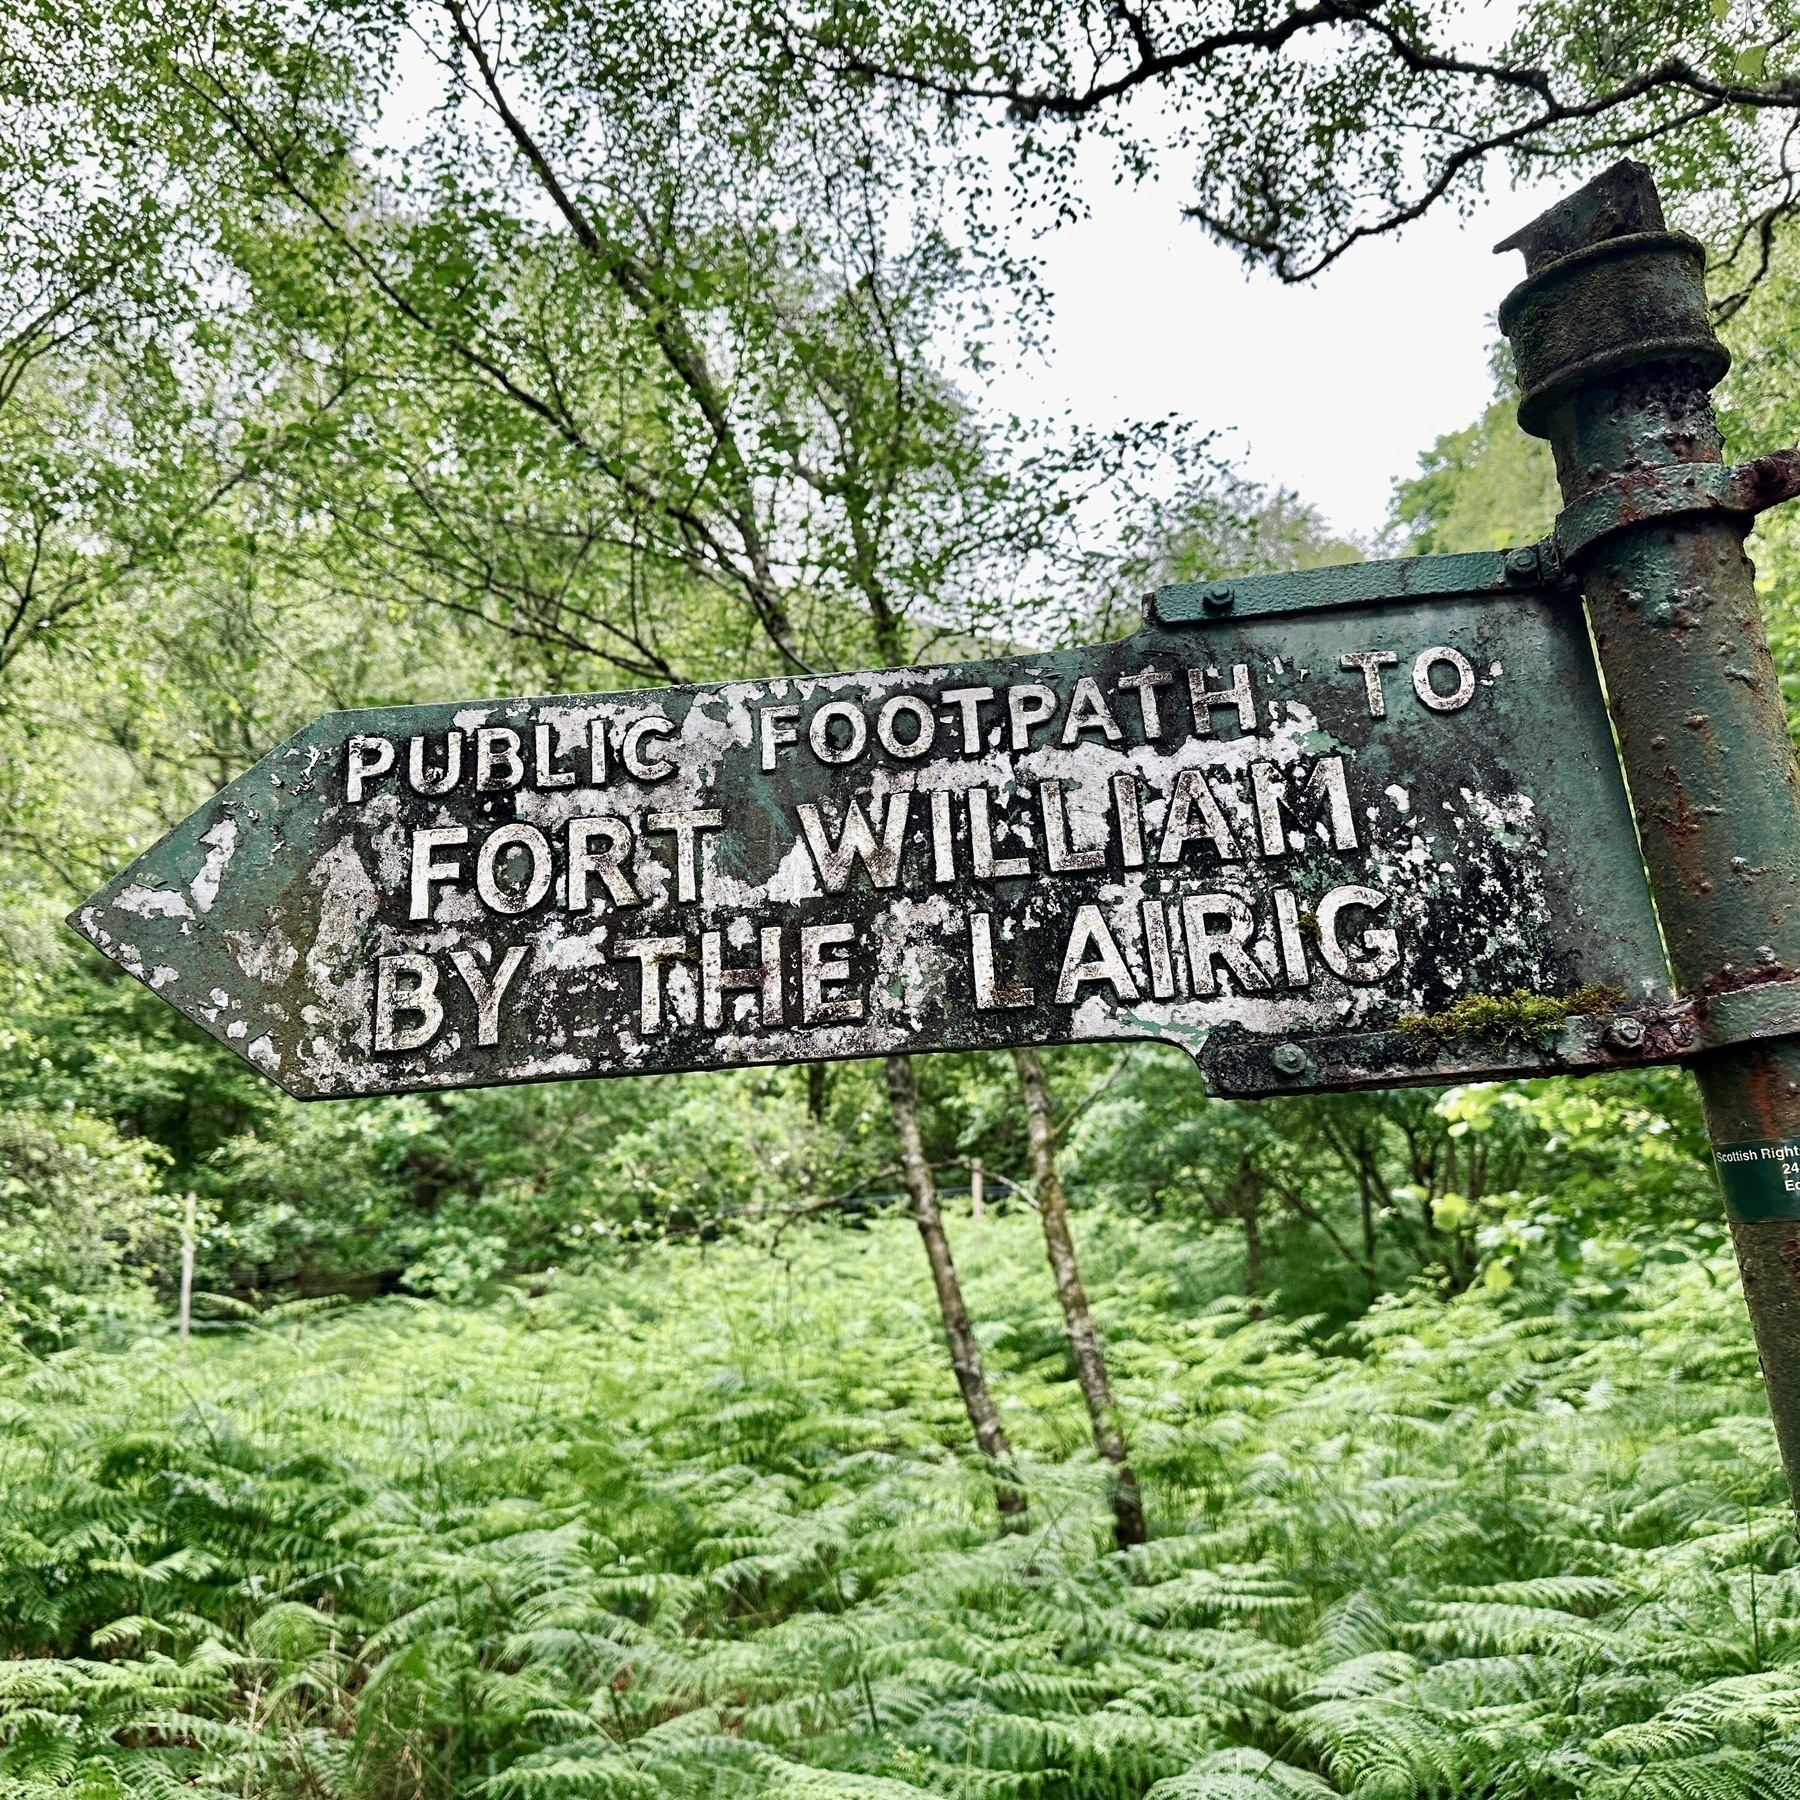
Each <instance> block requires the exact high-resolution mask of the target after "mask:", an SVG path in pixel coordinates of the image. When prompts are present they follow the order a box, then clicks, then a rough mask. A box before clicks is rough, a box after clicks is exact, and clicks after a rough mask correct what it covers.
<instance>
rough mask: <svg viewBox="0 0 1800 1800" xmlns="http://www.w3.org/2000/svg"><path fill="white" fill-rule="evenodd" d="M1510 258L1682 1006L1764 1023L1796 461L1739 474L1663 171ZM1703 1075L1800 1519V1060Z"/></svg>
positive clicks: (1697, 285)
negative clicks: (1770, 568) (1747, 550)
mask: <svg viewBox="0 0 1800 1800" xmlns="http://www.w3.org/2000/svg"><path fill="white" fill-rule="evenodd" d="M1499 249H1501V250H1508V249H1518V250H1522V251H1523V252H1524V254H1525V261H1526V269H1527V277H1526V280H1525V281H1524V282H1523V283H1522V284H1521V285H1520V286H1519V287H1517V288H1515V289H1514V290H1513V292H1512V293H1511V294H1509V295H1508V296H1507V298H1506V301H1505V302H1504V304H1503V305H1502V306H1501V308H1500V328H1501V330H1502V331H1503V332H1505V334H1506V336H1507V338H1508V339H1509V340H1510V341H1511V344H1512V347H1513V352H1514V355H1515V358H1516V360H1517V364H1518V371H1519V379H1520V386H1521V390H1522V395H1523V397H1522V399H1521V401H1520V404H1519V423H1520V424H1521V425H1522V426H1523V427H1524V429H1525V430H1526V431H1528V432H1530V433H1532V434H1533V435H1535V436H1538V437H1542V438H1547V439H1548V440H1549V441H1550V444H1551V446H1552V448H1553V449H1554V451H1555V453H1556V468H1557V477H1558V480H1559V482H1560V484H1561V487H1562V494H1563V500H1564V502H1565V510H1564V511H1563V513H1562V515H1561V517H1560V518H1559V519H1558V521H1557V530H1556V536H1555V538H1554V539H1553V540H1552V543H1551V544H1550V545H1547V546H1545V547H1544V549H1543V554H1545V555H1546V556H1550V557H1554V558H1560V559H1561V560H1562V561H1563V563H1564V564H1565V565H1566V566H1567V567H1569V568H1570V569H1571V571H1572V572H1574V573H1577V574H1578V575H1579V577H1580V581H1581V588H1582V593H1583V595H1584V597H1585V598H1586V601H1587V607H1588V615H1589V620H1590V623H1591V625H1592V629H1593V634H1594V641H1595V644H1596V646H1597V648H1598V651H1599V657H1600V664H1601V668H1602V671H1603V673H1604V676H1605V680H1606V686H1607V694H1608V703H1609V705H1610V707H1611V711H1612V716H1613V721H1614V724H1615V727H1616V729H1617V732H1618V739H1619V745H1620V749H1621V752H1622V755H1623V758H1624V766H1625V773H1626V780H1627V783H1628V785H1629V787H1630V791H1631V796H1632V802H1633V806H1634V809H1635V811H1636V815H1637V820H1638V831H1639V837H1640V841H1641V844H1642V849H1643V856H1644V862H1645V865H1646V867H1647V869H1648V872H1649V877H1650V885H1651V890H1652V892H1653V893H1654V895H1655V898H1656V904H1657V908H1658V910H1659V913H1660V915H1661V919H1662V926H1663V932H1664V936H1665V939H1666V941H1667V944H1668V950H1669V956H1670V961H1671V965H1672V968H1673V971H1674V974H1675V979H1676V983H1677V985H1678V987H1679V988H1680V990H1681V991H1682V992H1683V993H1684V994H1687V995H1691V996H1693V997H1694V998H1695V999H1696V1000H1697V1001H1698V1002H1699V1004H1700V1006H1701V1008H1702V1009H1703V1011H1704V1009H1707V1008H1711V1009H1713V1010H1714V1011H1715V1012H1716V1011H1720V1010H1722V1007H1723V1005H1725V1004H1729V1005H1730V1006H1731V1007H1734V1008H1738V1009H1742V1008H1743V1007H1745V1006H1746V1005H1749V1006H1751V1007H1752V1008H1753V1007H1754V1006H1755V1004H1756V1002H1757V998H1758V996H1757V994H1756V993H1755V990H1758V989H1765V988H1766V989H1771V990H1772V989H1773V988H1774V987H1775V986H1776V985H1777V984H1783V983H1788V982H1791V981H1792V980H1793V979H1794V977H1795V975H1796V973H1800V779H1797V771H1796V766H1795V757H1794V746H1793V742H1792V740H1791V738H1790V737H1789V735H1788V723H1787V717H1786V712H1785V709H1784V707H1783V704H1782V696H1781V688H1780V685H1779V683H1778V681H1777V679H1776V672H1775V667H1774V663H1773V661H1772V660H1771V658H1770V655H1769V647H1768V643H1767V640H1766V638H1765V636H1764V633H1763V625H1762V618H1761V614H1760V612H1759V610H1758V607H1757V601H1756V591H1755V587H1754V585H1753V577H1754V570H1753V569H1752V567H1751V564H1750V562H1749V560H1748V558H1747V557H1746V556H1745V554H1744V538H1745V535H1746V533H1747V531H1748V529H1749V524H1750V518H1751V515H1752V514H1753V513H1754V512H1756V511H1759V510H1761V508H1762V507H1763V506H1766V505H1771V504H1773V503H1774V502H1775V501H1777V500H1780V499H1785V498H1788V497H1790V496H1791V495H1792V493H1793V492H1794V488H1795V481H1794V476H1795V472H1796V471H1795V459H1794V457H1793V456H1792V453H1788V454H1786V455H1777V456H1773V457H1766V458H1764V459H1763V460H1762V462H1760V463H1753V464H1748V465H1746V466H1744V467H1743V468H1740V469H1728V468H1726V467H1725V466H1724V464H1723V462H1722V449H1723V442H1722V439H1721V436H1720V432H1719V428H1718V424H1717V421H1716V420H1715V418H1714V415H1713V409H1712V404H1711V401H1710V400H1709V398H1708V395H1709V392H1710V390H1711V389H1712V387H1713V386H1714V385H1715V384H1716V383H1717V382H1718V381H1719V380H1720V378H1721V377H1722V376H1723V375H1724V373H1725V371H1726V369H1727V367H1728V366H1729V361H1730V359H1729V356H1728V354H1727V352H1726V351H1725V349H1724V347H1723V346H1722V345H1721V344H1720V343H1719V342H1718V340H1717V338H1716V337H1715V336H1714V334H1713V331H1712V326H1711V323H1710V319H1709V315H1708V312H1707V306H1706V293H1705V287H1704V282H1703V275H1704V270H1705V253H1704V251H1703V249H1702V248H1701V246H1700V245H1699V244H1698V243H1696V242H1695V241H1694V240H1693V239H1692V238H1689V237H1685V236H1683V235H1682V234H1680V233H1677V232H1672V231H1669V230H1667V229H1666V227H1665V225H1664V222H1663V216H1662V206H1661V202H1660V200H1659V198H1658V195H1657V192H1656V188H1655V184H1654V183H1653V181H1652V180H1651V177H1650V173H1649V171H1648V170H1647V169H1645V168H1643V167H1642V166H1641V165H1639V164H1635V163H1620V164H1618V165H1617V166H1615V167H1614V168H1612V169H1610V170H1608V171H1607V173H1606V174H1604V175H1602V176H1600V177H1599V178H1598V179H1597V180H1596V181H1594V182H1592V183H1590V184H1589V185H1588V186H1587V187H1585V188H1583V189H1582V190H1581V191H1580V192H1579V193H1576V194H1574V195H1571V196H1570V197H1569V198H1568V199H1566V200H1564V201H1562V202H1561V203H1560V204H1559V205H1557V206H1555V207H1553V208H1551V210H1550V211H1549V212H1547V213H1545V214H1544V215H1543V216H1542V217H1541V218H1539V219H1537V220H1535V221H1534V222H1533V223H1532V224H1530V225H1528V226H1527V227H1526V228H1525V229H1524V230H1523V231H1521V232H1519V233H1518V234H1517V235H1516V236H1515V237H1513V238H1509V239H1508V240H1507V241H1506V243H1504V244H1502V245H1500V246H1499ZM1725 995H1731V996H1732V1000H1731V1001H1730V1002H1729V1003H1724V1002H1722V996H1725ZM1695 1072H1696V1074H1697V1076H1698V1078H1699V1083H1700V1092H1701V1096H1702V1098H1703V1100H1704V1103H1705V1108H1706V1121H1707V1129H1708V1131H1709V1132H1710V1134H1711V1137H1712V1142H1713V1147H1714V1152H1715V1156H1716V1157H1717V1158H1718V1164H1719V1168H1720V1171H1721V1174H1722V1176H1723V1177H1724V1180H1723V1185H1724V1188H1725V1193H1726V1210H1727V1214H1728V1216H1729V1218H1730V1223H1731V1233H1732V1238H1733V1240H1734V1242H1735V1244H1736V1248H1737V1257H1738V1266H1739V1268H1740V1270H1741V1271H1742V1274H1743V1283H1744V1297H1745V1300H1746V1302H1747V1304H1748V1306H1749V1309H1750V1317H1751V1322H1752V1324H1753V1326H1754V1328H1755V1333H1756V1344H1757V1349H1758V1352H1759V1354H1760V1356H1761V1360H1762V1370H1763V1379H1764V1381H1765V1383H1766V1385H1767V1388H1768V1395H1769V1406H1770V1410H1771V1412H1772V1413H1773V1415H1774V1420H1775V1434H1776V1439H1777V1442H1778V1443H1779V1445H1780V1449H1781V1456H1782V1461H1783V1463H1784V1465H1785V1468H1786V1471H1787V1477H1788V1485H1789V1489H1790V1492H1791V1493H1793V1494H1795V1495H1800V1191H1797V1190H1800V1181H1796V1180H1795V1179H1794V1174H1793V1172H1792V1171H1794V1170H1795V1169H1796V1166H1797V1165H1796V1161H1795V1158H1796V1154H1800V1037H1792V1036H1789V1037H1774V1038H1765V1039H1763V1040H1761V1041H1752V1042H1741V1043H1736V1044H1732V1045H1730V1046H1728V1047H1726V1048H1721V1049H1716V1050H1712V1051H1709V1052H1707V1053H1706V1054H1705V1055H1703V1056H1701V1057H1700V1058H1698V1059H1697V1060H1696V1063H1695ZM1790 1146H1792V1147H1793V1148H1792V1149H1790V1148H1789V1147H1790Z"/></svg>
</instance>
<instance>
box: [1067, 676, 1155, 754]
mask: <svg viewBox="0 0 1800 1800" xmlns="http://www.w3.org/2000/svg"><path fill="white" fill-rule="evenodd" d="M1146 691H1148V690H1146ZM1084 731H1099V732H1103V733H1104V734H1105V736H1106V741H1107V742H1108V743H1109V744H1116V743H1117V742H1118V741H1119V723H1118V721H1117V720H1116V719H1115V718H1114V717H1113V716H1112V712H1111V709H1110V708H1109V707H1108V706H1107V704H1106V696H1105V695H1104V694H1102V693H1101V692H1100V684H1099V682H1097V681H1096V680H1095V679H1094V678H1093V676H1091V675H1083V676H1082V678H1081V679H1080V680H1079V681H1078V682H1076V683H1075V692H1074V695H1073V696H1072V697H1071V699H1070V701H1069V716H1068V717H1067V718H1066V719H1064V720H1063V728H1062V741H1063V742H1064V743H1065V744H1078V743H1080V742H1081V734H1082V733H1083V732H1084Z"/></svg>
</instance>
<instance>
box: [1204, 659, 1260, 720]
mask: <svg viewBox="0 0 1800 1800" xmlns="http://www.w3.org/2000/svg"><path fill="white" fill-rule="evenodd" d="M1218 679H1219V671H1218V670H1217V669H1207V670H1205V671H1204V672H1203V671H1201V670H1199V669H1189V670H1188V699H1189V700H1190V701H1191V702H1192V704H1193V708H1194V735H1195V737H1211V736H1212V715H1213V708H1214V707H1218V706H1235V707H1236V708H1237V716H1238V726H1239V728H1240V729H1241V730H1243V731H1254V730H1255V729H1256V696H1255V695H1254V694H1253V693H1252V692H1251V690H1250V670H1249V668H1248V666H1247V665H1246V664H1244V663H1233V664H1232V665H1231V686H1230V687H1216V688H1215V687H1208V686H1207V685H1206V684H1207V682H1208V681H1217V680H1218Z"/></svg>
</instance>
